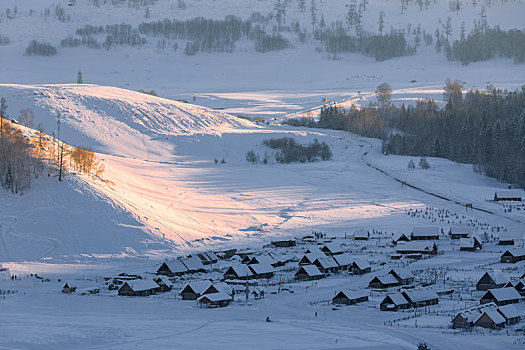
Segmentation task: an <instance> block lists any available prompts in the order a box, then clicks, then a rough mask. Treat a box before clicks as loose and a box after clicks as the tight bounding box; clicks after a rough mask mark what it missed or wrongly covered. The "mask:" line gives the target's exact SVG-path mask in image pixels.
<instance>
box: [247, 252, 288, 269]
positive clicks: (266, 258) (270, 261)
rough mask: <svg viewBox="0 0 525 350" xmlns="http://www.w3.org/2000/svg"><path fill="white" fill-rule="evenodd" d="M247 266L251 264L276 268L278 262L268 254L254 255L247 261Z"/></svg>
mask: <svg viewBox="0 0 525 350" xmlns="http://www.w3.org/2000/svg"><path fill="white" fill-rule="evenodd" d="M248 264H249V265H252V264H266V265H271V266H273V267H277V266H279V265H280V264H279V261H277V260H276V259H275V258H274V257H273V255H270V254H264V255H255V256H253V257H252V258H251V259H250V260H249V261H248Z"/></svg>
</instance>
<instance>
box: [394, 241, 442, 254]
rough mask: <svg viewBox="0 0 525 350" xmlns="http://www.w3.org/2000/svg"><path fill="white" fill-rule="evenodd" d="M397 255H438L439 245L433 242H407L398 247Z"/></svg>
mask: <svg viewBox="0 0 525 350" xmlns="http://www.w3.org/2000/svg"><path fill="white" fill-rule="evenodd" d="M396 253H397V254H430V255H435V254H437V245H436V243H433V242H420V241H413V242H406V243H399V244H398V245H397V247H396Z"/></svg>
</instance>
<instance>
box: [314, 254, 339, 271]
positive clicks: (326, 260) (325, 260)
mask: <svg viewBox="0 0 525 350" xmlns="http://www.w3.org/2000/svg"><path fill="white" fill-rule="evenodd" d="M315 261H317V262H318V263H319V264H321V266H322V268H323V269H332V268H336V267H339V265H337V262H336V261H335V260H334V259H333V258H332V257H331V256H324V257H319V258H317V259H315Z"/></svg>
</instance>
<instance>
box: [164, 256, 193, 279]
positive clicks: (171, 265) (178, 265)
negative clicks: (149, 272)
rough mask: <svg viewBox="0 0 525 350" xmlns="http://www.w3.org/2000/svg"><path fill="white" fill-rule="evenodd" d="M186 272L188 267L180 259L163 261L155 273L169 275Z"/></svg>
mask: <svg viewBox="0 0 525 350" xmlns="http://www.w3.org/2000/svg"><path fill="white" fill-rule="evenodd" d="M187 272H188V268H187V267H186V265H184V264H183V263H182V261H180V260H174V261H165V262H163V263H162V264H161V265H160V267H159V268H158V269H157V275H165V276H169V277H174V276H181V275H183V274H185V273H187Z"/></svg>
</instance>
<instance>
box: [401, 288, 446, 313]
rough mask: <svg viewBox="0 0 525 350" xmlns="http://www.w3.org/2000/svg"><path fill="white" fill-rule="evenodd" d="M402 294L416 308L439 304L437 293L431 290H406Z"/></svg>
mask: <svg viewBox="0 0 525 350" xmlns="http://www.w3.org/2000/svg"><path fill="white" fill-rule="evenodd" d="M402 294H403V296H404V297H405V299H406V300H408V301H409V302H410V306H411V307H414V308H416V307H423V306H429V305H436V304H437V303H438V302H439V297H438V295H437V293H436V292H435V291H434V290H433V289H431V288H423V289H410V290H405V291H403V292H402Z"/></svg>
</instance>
